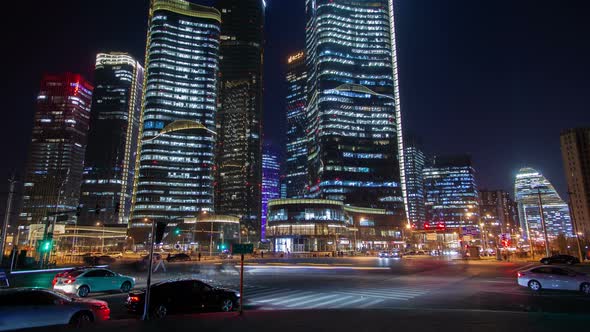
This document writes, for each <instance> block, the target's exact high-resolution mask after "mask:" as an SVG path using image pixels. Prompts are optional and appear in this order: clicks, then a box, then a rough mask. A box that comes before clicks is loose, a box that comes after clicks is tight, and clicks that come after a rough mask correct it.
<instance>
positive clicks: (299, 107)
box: [284, 52, 308, 198]
mask: <svg viewBox="0 0 590 332" xmlns="http://www.w3.org/2000/svg"><path fill="white" fill-rule="evenodd" d="M287 66H288V68H287V89H288V90H287V151H286V154H287V155H286V159H285V169H284V176H285V179H284V183H285V187H286V188H285V189H286V198H303V197H304V195H305V190H306V187H307V184H308V182H307V135H306V133H305V129H306V123H307V121H306V119H305V101H306V99H307V71H306V68H305V53H304V52H298V53H295V54H292V55H291V56H289V58H288V59H287Z"/></svg>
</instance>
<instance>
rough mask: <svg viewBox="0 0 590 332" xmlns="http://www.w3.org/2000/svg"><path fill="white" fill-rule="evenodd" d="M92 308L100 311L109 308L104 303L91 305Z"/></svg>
mask: <svg viewBox="0 0 590 332" xmlns="http://www.w3.org/2000/svg"><path fill="white" fill-rule="evenodd" d="M92 307H93V308H94V309H96V310H100V311H104V310H109V306H108V305H106V304H95V305H93V306H92Z"/></svg>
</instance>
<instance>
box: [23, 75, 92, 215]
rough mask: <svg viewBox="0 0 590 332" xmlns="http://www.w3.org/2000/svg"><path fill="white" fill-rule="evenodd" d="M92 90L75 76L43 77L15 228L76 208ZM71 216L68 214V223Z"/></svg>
mask: <svg viewBox="0 0 590 332" xmlns="http://www.w3.org/2000/svg"><path fill="white" fill-rule="evenodd" d="M93 89H94V87H93V86H92V85H91V84H90V83H88V81H86V80H85V79H84V78H83V77H82V76H80V75H79V74H73V73H64V74H57V75H45V76H43V79H42V81H41V90H40V92H39V95H38V96H37V112H36V113H35V118H34V120H33V121H34V122H33V135H32V137H31V146H30V150H29V158H28V162H27V170H26V178H25V183H24V193H23V208H22V211H21V213H20V216H19V217H20V218H19V222H20V223H21V224H36V223H40V222H43V220H44V218H45V216H46V214H47V213H48V212H55V211H72V210H75V209H76V207H77V206H78V201H79V196H80V183H81V181H82V169H83V166H84V153H85V151H86V141H87V135H88V127H89V122H90V105H91V102H92V90H93ZM73 215H74V214H73V213H72V214H69V217H70V218H71V217H72V216H73Z"/></svg>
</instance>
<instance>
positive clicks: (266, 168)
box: [261, 146, 281, 239]
mask: <svg viewBox="0 0 590 332" xmlns="http://www.w3.org/2000/svg"><path fill="white" fill-rule="evenodd" d="M280 171H281V166H280V164H279V157H278V154H277V152H276V151H273V149H272V147H271V146H265V147H264V151H263V153H262V219H261V226H262V227H261V238H262V239H265V236H266V217H267V209H268V202H269V201H270V200H273V199H277V198H279V197H280Z"/></svg>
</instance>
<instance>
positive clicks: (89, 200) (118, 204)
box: [78, 52, 143, 225]
mask: <svg viewBox="0 0 590 332" xmlns="http://www.w3.org/2000/svg"><path fill="white" fill-rule="evenodd" d="M94 80H95V86H96V87H95V89H94V94H93V101H92V112H91V119H90V133H89V135H88V147H87V149H86V158H85V162H84V165H85V166H84V175H83V181H82V189H81V193H80V204H81V206H82V211H81V215H80V218H79V220H78V222H79V223H80V224H87V225H93V224H95V223H96V222H101V223H126V222H128V218H129V213H130V209H131V196H132V194H133V180H134V172H135V159H136V153H137V144H138V136H139V118H140V114H141V100H142V96H143V67H142V66H141V64H139V62H138V61H136V60H135V59H134V58H133V57H131V56H130V55H129V54H127V53H119V52H111V53H99V54H98V55H97V56H96V65H95V71H94ZM97 207H98V208H99V209H100V210H101V212H100V214H99V215H96V214H95V213H94V211H93V210H94V209H96V208H97Z"/></svg>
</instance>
